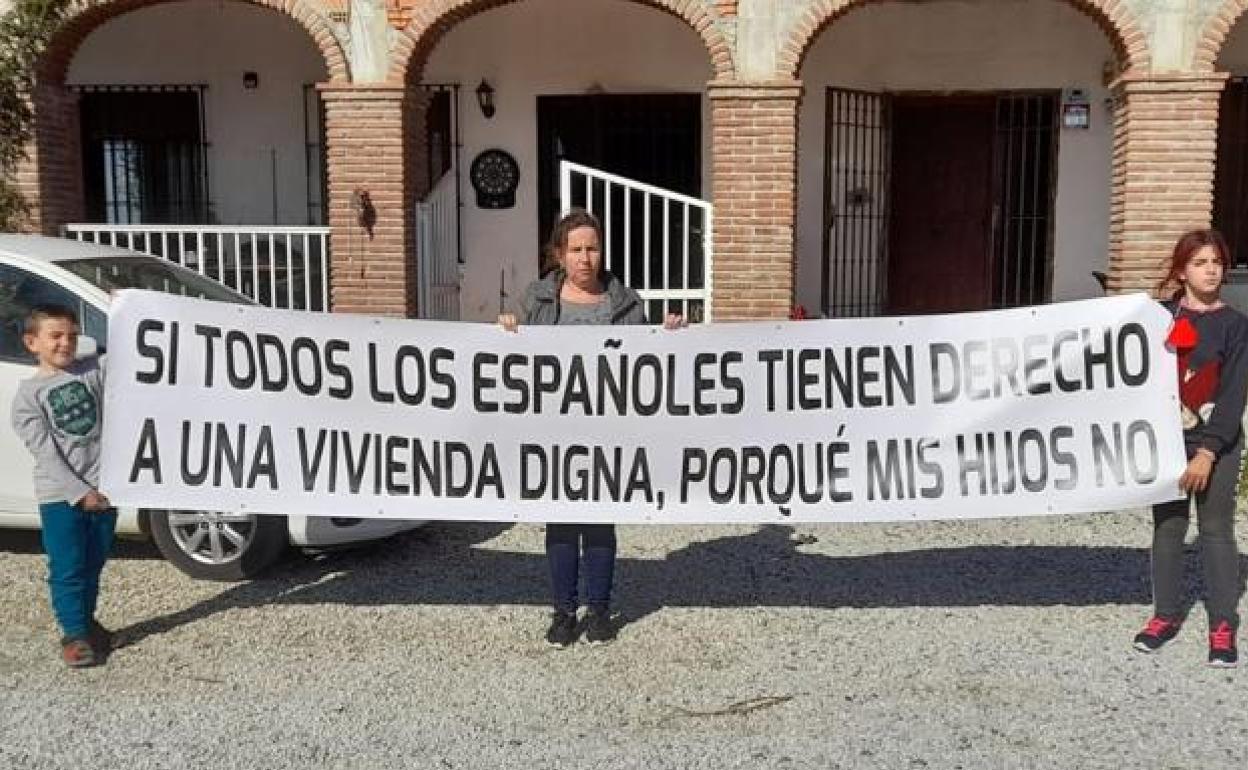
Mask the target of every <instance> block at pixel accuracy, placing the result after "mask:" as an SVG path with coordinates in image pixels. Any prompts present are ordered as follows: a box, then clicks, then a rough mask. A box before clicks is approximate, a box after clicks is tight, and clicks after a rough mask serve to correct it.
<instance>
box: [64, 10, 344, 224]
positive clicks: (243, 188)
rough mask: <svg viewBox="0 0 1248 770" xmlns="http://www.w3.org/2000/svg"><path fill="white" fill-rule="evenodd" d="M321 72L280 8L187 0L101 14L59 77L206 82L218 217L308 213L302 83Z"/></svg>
mask: <svg viewBox="0 0 1248 770" xmlns="http://www.w3.org/2000/svg"><path fill="white" fill-rule="evenodd" d="M248 71H252V72H256V73H257V74H258V75H259V87H258V88H256V89H254V90H246V89H244V88H243V73H244V72H248ZM325 78H326V70H325V64H324V60H323V59H322V58H321V55H320V52H319V51H318V50H317V49H316V47H315V45H314V44H313V42H312V41H311V39H310V38H309V37H308V34H307V32H306V31H305V30H304V29H303V28H302V27H301V26H299V24H298V23H297V22H295V21H293V20H292V19H290V18H289V17H287V16H284V15H282V14H279V13H277V12H274V11H270V10H266V9H263V8H259V7H257V6H253V5H246V4H244V3H241V2H229V1H228V0H227V1H225V2H216V1H213V0H188V1H187V2H172V3H167V4H163V5H157V6H152V7H149V8H143V9H140V10H137V11H132V12H130V13H127V14H124V15H122V16H119V17H117V18H115V19H112V20H110V21H108V22H106V23H105V24H104V25H102V26H101V27H100V28H99V29H97V30H95V31H94V32H92V33H91V34H90V35H89V36H88V37H87V39H86V40H85V41H83V44H82V46H81V47H79V49H78V51H77V53H76V55H75V56H74V59H73V61H72V63H71V65H70V69H69V77H68V82H69V83H71V84H123V83H145V84H150V83H206V84H207V85H208V88H207V91H206V92H205V95H204V108H205V113H206V117H205V123H206V126H205V133H206V136H207V139H208V142H209V144H210V147H209V150H208V167H209V185H210V194H211V199H212V202H213V204H214V211H215V213H216V217H217V220H218V222H219V223H221V224H292V225H299V224H306V223H307V217H308V212H307V171H306V164H305V153H304V117H303V86H304V84H306V83H316V82H320V81H323V80H325ZM275 162H276V172H274V163H275ZM275 185H276V192H277V195H276V198H277V211H276V212H274V205H273V199H274V186H275Z"/></svg>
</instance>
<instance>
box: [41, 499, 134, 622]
mask: <svg viewBox="0 0 1248 770" xmlns="http://www.w3.org/2000/svg"><path fill="white" fill-rule="evenodd" d="M39 518H40V520H41V521H42V522H43V532H42V536H43V550H44V553H46V554H47V555H48V589H49V590H50V591H51V593H52V612H53V614H55V615H56V622H57V623H59V624H60V626H61V632H62V633H63V634H64V635H65V636H67V637H78V638H86V636H87V635H88V633H89V631H90V628H91V620H92V618H94V617H95V603H96V599H97V598H98V597H99V595H100V573H101V572H102V571H103V570H104V562H105V561H106V560H107V559H108V553H109V551H111V550H112V548H113V532H114V531H115V530H116V529H117V512H116V511H114V510H110V511H108V512H106V513H92V512H89V511H84V510H83V509H82V508H79V507H78V506H76V505H70V504H69V503H67V502H57V503H40V504H39Z"/></svg>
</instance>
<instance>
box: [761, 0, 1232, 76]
mask: <svg viewBox="0 0 1248 770" xmlns="http://www.w3.org/2000/svg"><path fill="white" fill-rule="evenodd" d="M883 1H884V0H815V1H814V2H812V3H811V4H810V7H809V8H808V10H807V11H806V12H805V13H803V14H802V15H801V16H800V17H799V18H798V19H797V20H796V21H795V22H794V23H793V24H792V26H791V27H790V30H789V34H788V35H787V36H786V37H785V42H784V46H783V48H781V49H780V54H779V57H778V61H777V63H776V68H777V72H778V74H779V75H780V76H782V77H783V76H787V77H794V78H795V77H797V74H798V71H799V70H800V69H801V66H802V60H803V59H804V58H805V56H806V51H808V50H809V49H810V46H811V44H812V43H813V42H814V40H815V38H817V37H818V36H819V33H820V32H822V31H823V30H824V29H826V28H827V27H828V25H830V24H832V23H833V22H834V21H836V20H837V19H839V18H840V17H842V16H844V15H845V14H846V13H849V12H850V11H852V10H854V9H856V8H860V7H863V6H866V5H869V4H874V3H877V2H883ZM1060 1H1063V2H1066V3H1067V4H1069V5H1071V6H1074V7H1075V9H1077V10H1079V11H1081V12H1082V13H1084V14H1085V15H1087V16H1090V17H1091V18H1092V19H1093V20H1094V21H1096V23H1097V26H1099V27H1100V28H1101V30H1102V31H1103V32H1104V33H1105V35H1106V36H1107V37H1108V38H1109V40H1110V42H1111V43H1112V44H1113V47H1114V51H1115V53H1116V54H1117V56H1118V64H1119V69H1120V70H1122V71H1123V72H1126V71H1136V72H1147V71H1148V69H1149V67H1150V63H1151V57H1150V54H1149V50H1148V38H1147V37H1146V36H1145V35H1144V32H1143V30H1141V28H1140V26H1139V24H1138V23H1136V20H1135V18H1134V16H1133V15H1132V14H1131V13H1130V11H1128V10H1127V8H1126V5H1127V4H1126V3H1124V2H1122V0H1060ZM1234 2H1236V3H1238V4H1242V5H1246V6H1248V0H1234Z"/></svg>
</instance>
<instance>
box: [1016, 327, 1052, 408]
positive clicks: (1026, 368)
mask: <svg viewBox="0 0 1248 770" xmlns="http://www.w3.org/2000/svg"><path fill="white" fill-rule="evenodd" d="M1048 346H1049V345H1048V339H1047V338H1046V337H1045V336H1044V335H1042V334H1031V335H1028V336H1026V337H1024V338H1023V383H1024V384H1025V385H1026V387H1027V392H1028V393H1030V394H1031V395H1033V396H1038V395H1041V394H1044V393H1048V392H1050V391H1051V390H1053V385H1052V384H1051V383H1050V382H1049V375H1048V372H1047V368H1048V364H1049V359H1047V358H1045V356H1044V353H1045V351H1046V350H1047V348H1048ZM1037 348H1039V350H1037ZM1037 353H1039V355H1037ZM1055 366H1056V364H1055Z"/></svg>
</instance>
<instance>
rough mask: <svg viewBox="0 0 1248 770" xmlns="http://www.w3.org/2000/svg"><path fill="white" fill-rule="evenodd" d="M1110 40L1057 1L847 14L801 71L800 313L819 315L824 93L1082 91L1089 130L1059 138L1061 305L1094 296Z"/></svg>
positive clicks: (978, 0) (1104, 218) (1105, 184)
mask: <svg viewBox="0 0 1248 770" xmlns="http://www.w3.org/2000/svg"><path fill="white" fill-rule="evenodd" d="M1112 57H1113V49H1112V47H1111V46H1110V43H1109V40H1108V39H1107V38H1106V37H1105V36H1104V34H1103V33H1102V32H1101V30H1100V28H1099V27H1097V26H1096V24H1095V22H1093V21H1092V20H1091V19H1090V18H1088V17H1087V16H1084V15H1083V14H1081V13H1079V12H1078V11H1076V10H1075V9H1074V8H1072V7H1071V6H1070V5H1069V4H1068V3H1065V2H1059V0H941V1H940V2H928V3H921V4H915V3H886V4H880V5H870V6H867V7H865V8H860V9H858V10H855V11H851V12H850V13H849V14H847V15H846V16H845V17H844V18H842V19H840V20H838V21H836V22H834V23H833V24H832V25H831V26H829V27H828V28H827V29H826V30H824V32H823V33H822V34H821V35H820V36H819V37H818V38H817V39H816V40H815V41H814V43H813V45H812V46H811V48H810V50H809V53H808V54H807V57H806V59H805V61H804V62H803V66H802V70H801V78H802V80H803V82H804V83H805V87H806V89H805V96H804V98H803V100H802V104H801V109H800V114H799V137H798V148H799V150H798V207H797V231H796V251H797V301H798V302H799V303H801V304H803V305H805V306H806V307H807V308H818V307H819V292H820V281H821V276H820V270H821V259H822V257H821V255H820V249H821V247H822V244H821V231H822V227H823V218H822V207H823V154H824V153H823V142H824V119H823V115H824V110H825V90H826V88H827V87H829V86H838V87H847V88H855V89H863V90H870V91H880V90H885V91H957V90H961V91H987V90H1011V89H1059V88H1066V87H1075V88H1082V89H1084V90H1085V92H1086V93H1088V95H1089V97H1090V100H1091V128H1089V129H1088V130H1062V131H1061V133H1060V137H1059V150H1058V152H1059V161H1058V163H1059V167H1058V189H1057V211H1056V220H1057V221H1056V241H1055V249H1054V261H1055V264H1054V270H1053V290H1052V297H1053V299H1054V300H1066V299H1077V298H1084V297H1090V296H1096V295H1097V294H1099V287H1098V286H1097V284H1096V282H1095V281H1094V279H1093V278H1092V277H1091V276H1090V275H1089V273H1090V271H1092V270H1103V269H1105V266H1106V263H1107V254H1108V242H1109V235H1108V228H1109V203H1110V201H1109V191H1110V162H1111V151H1112V139H1113V127H1112V125H1111V116H1110V114H1109V112H1108V110H1107V109H1106V107H1105V105H1104V100H1105V97H1106V96H1107V92H1106V90H1105V89H1104V88H1103V87H1102V86H1101V77H1102V74H1101V73H1102V66H1103V65H1104V63H1105V62H1106V61H1107V60H1109V59H1111V58H1112Z"/></svg>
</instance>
